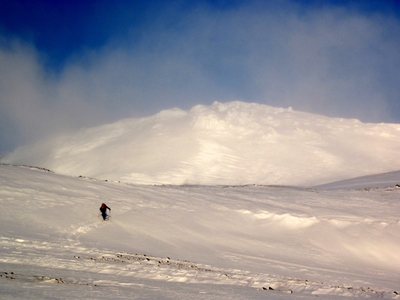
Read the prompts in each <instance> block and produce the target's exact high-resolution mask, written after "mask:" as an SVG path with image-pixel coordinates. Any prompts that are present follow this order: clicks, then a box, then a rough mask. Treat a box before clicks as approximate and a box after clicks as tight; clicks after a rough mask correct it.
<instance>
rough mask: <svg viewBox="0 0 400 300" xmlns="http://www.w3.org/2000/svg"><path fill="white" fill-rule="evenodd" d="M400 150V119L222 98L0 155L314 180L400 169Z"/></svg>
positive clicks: (147, 178) (181, 180)
mask: <svg viewBox="0 0 400 300" xmlns="http://www.w3.org/2000/svg"><path fill="white" fill-rule="evenodd" d="M399 153H400V124H364V123H361V122H359V121H358V120H350V119H338V118H328V117H325V116H320V115H313V114H309V113H303V112H296V111H293V110H292V109H290V108H289V109H283V108H276V107H270V106H266V105H261V104H251V103H243V102H230V103H218V102H216V103H214V104H213V105H211V106H195V107H193V108H192V109H191V110H189V111H183V110H180V109H171V110H166V111H162V112H160V113H158V114H156V115H154V116H151V117H147V118H140V119H125V120H121V121H118V122H115V123H113V124H107V125H103V126H99V127H95V128H88V129H82V130H80V131H79V132H73V133H69V134H65V135H61V136H58V137H56V138H53V139H48V140H45V141H40V142H38V143H37V144H35V145H27V146H25V147H21V148H19V149H17V150H15V151H14V152H13V153H11V154H9V155H8V156H6V157H5V158H3V159H2V160H1V162H3V163H7V164H26V165H35V166H41V167H45V168H48V169H51V170H53V171H55V172H56V173H59V174H66V175H72V176H76V175H82V176H88V177H95V178H99V179H108V180H112V181H118V180H120V181H123V182H129V183H133V184H175V185H181V184H202V185H218V184H219V185H221V184H229V185H241V184H277V185H287V184H290V185H296V186H315V185H319V184H325V183H329V182H333V181H338V180H345V179H348V178H353V177H358V176H365V175H370V174H377V173H383V172H390V171H398V170H400V159H398V155H399Z"/></svg>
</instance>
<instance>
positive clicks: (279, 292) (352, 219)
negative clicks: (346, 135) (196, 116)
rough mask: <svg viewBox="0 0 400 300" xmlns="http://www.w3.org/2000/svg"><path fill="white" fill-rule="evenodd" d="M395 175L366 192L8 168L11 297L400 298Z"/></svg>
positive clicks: (2, 227) (5, 286)
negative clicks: (108, 214) (143, 181)
mask: <svg viewBox="0 0 400 300" xmlns="http://www.w3.org/2000/svg"><path fill="white" fill-rule="evenodd" d="M391 175H393V176H394V177H393V176H389V175H386V176H387V179H389V177H390V180H388V182H387V184H386V185H384V184H383V181H382V180H381V179H378V180H377V179H376V178H379V176H377V177H375V176H370V177H368V178H367V179H368V181H367V180H366V179H365V178H364V184H363V183H362V181H361V180H358V182H357V185H358V187H361V186H362V185H364V188H363V189H357V190H355V189H352V190H348V189H341V187H346V185H347V184H346V182H342V186H339V185H338V184H337V183H336V184H334V186H333V185H332V186H328V188H331V189H330V190H324V189H304V188H294V187H284V186H258V185H247V186H246V185H245V186H234V185H229V186H173V185H162V186H152V185H132V184H126V183H118V182H110V181H107V182H106V181H100V180H95V179H90V178H85V177H78V176H74V177H72V176H65V175H59V174H55V173H52V172H46V171H45V170H39V169H35V168H28V167H16V166H9V165H0V205H1V210H0V252H1V255H0V294H1V298H2V299H26V298H29V299H315V297H318V298H320V299H356V298H357V299H358V298H367V299H400V295H399V294H400V285H399V283H400V259H399V253H400V217H399V216H400V201H399V198H400V188H396V186H395V185H393V184H392V183H393V182H395V176H396V175H395V173H392V174H391ZM374 178H375V179H374ZM377 181H380V183H381V185H382V186H385V187H380V188H375V187H374V186H370V185H368V184H369V183H370V182H377ZM347 186H348V185H347ZM102 202H106V203H107V204H108V205H109V206H110V207H111V209H112V218H111V221H106V222H103V221H102V220H101V219H100V218H99V216H98V208H99V206H100V204H101V203H102Z"/></svg>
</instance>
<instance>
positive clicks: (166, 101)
mask: <svg viewBox="0 0 400 300" xmlns="http://www.w3.org/2000/svg"><path fill="white" fill-rule="evenodd" d="M148 19H149V20H148V21H142V23H140V25H137V24H136V25H129V26H131V27H128V28H124V32H125V34H123V35H116V36H115V38H114V39H111V40H109V41H108V42H107V44H106V45H104V46H103V47H101V48H97V49H95V48H88V49H87V50H85V51H82V50H81V51H79V52H77V53H76V54H74V55H71V56H70V58H69V59H68V60H67V61H66V63H65V66H64V68H63V69H62V70H61V71H59V72H52V71H51V68H50V69H49V68H48V67H45V65H46V64H45V63H44V62H45V61H46V56H45V53H40V52H39V51H37V50H36V49H35V48H34V47H33V46H31V45H29V44H26V43H23V42H21V41H18V40H17V39H7V40H5V41H3V42H2V45H5V44H7V47H1V48H0V66H1V70H2V72H1V75H0V87H1V88H0V117H1V121H0V122H1V123H0V139H1V144H2V148H3V149H6V150H12V148H14V147H16V146H18V145H21V144H22V143H26V142H30V141H34V140H37V139H39V138H41V137H44V136H46V135H49V134H56V133H57V132H60V131H61V130H69V129H76V128H80V127H82V126H93V125H98V124H101V123H107V122H110V121H113V120H118V119H121V118H126V117H132V116H143V115H148V114H152V113H155V112H158V111H159V110H162V109H167V108H172V107H180V108H183V109H188V108H190V107H192V106H193V105H196V104H211V103H212V102H214V101H222V102H223V101H232V100H242V101H249V102H258V103H264V104H268V105H273V106H282V107H288V106H292V107H293V108H294V109H296V110H304V111H309V112H313V113H320V114H325V115H328V116H337V117H345V118H358V119H361V120H362V121H365V122H400V104H398V98H399V95H400V86H399V84H398V79H399V78H400V56H399V55H398V49H400V39H399V38H398V37H399V36H400V22H399V19H398V18H397V17H396V16H394V15H390V14H388V13H383V12H376V13H368V14H366V13H362V12H360V11H358V10H355V9H353V10H349V9H346V8H345V7H338V6H336V7H335V6H329V7H328V6H327V7H319V8H316V7H303V6H300V5H297V4H294V3H292V2H289V1H288V2H285V1H283V2H281V4H280V5H274V6H271V5H269V4H263V3H262V2H261V3H257V2H249V4H242V5H237V6H232V7H230V8H227V9H215V8H212V7H211V6H206V5H197V6H193V7H191V8H189V9H181V8H172V9H169V10H167V11H166V12H164V13H162V12H158V13H157V15H155V16H152V18H148ZM150 19H151V20H150ZM103 26H104V25H103ZM78 53H79V54H78Z"/></svg>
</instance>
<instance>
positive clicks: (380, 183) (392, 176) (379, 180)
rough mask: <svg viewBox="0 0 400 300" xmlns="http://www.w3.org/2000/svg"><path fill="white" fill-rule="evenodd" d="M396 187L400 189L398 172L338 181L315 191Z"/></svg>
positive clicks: (323, 185)
mask: <svg viewBox="0 0 400 300" xmlns="http://www.w3.org/2000/svg"><path fill="white" fill-rule="evenodd" d="M388 186H396V187H400V171H395V172H387V173H382V174H374V175H367V176H361V177H357V178H351V179H346V180H340V181H336V182H331V183H327V184H322V185H319V186H316V187H314V188H316V189H319V190H321V189H325V190H334V189H335V190H338V189H369V188H378V187H388Z"/></svg>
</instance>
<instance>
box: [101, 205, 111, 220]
mask: <svg viewBox="0 0 400 300" xmlns="http://www.w3.org/2000/svg"><path fill="white" fill-rule="evenodd" d="M107 208H108V209H109V210H110V212H111V208H109V207H108V206H107V205H106V204H105V203H102V204H101V207H100V211H101V216H102V217H103V220H104V221H105V220H106V218H107V217H108V215H107V214H106V211H107Z"/></svg>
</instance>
